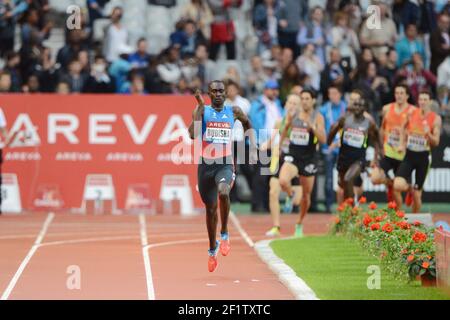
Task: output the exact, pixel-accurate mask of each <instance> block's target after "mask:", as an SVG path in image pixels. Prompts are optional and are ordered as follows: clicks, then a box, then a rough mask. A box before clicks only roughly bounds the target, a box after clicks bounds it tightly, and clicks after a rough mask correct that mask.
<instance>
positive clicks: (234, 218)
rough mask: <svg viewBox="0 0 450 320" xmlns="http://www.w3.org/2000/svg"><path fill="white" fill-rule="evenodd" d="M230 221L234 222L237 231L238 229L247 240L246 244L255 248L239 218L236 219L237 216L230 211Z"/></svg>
mask: <svg viewBox="0 0 450 320" xmlns="http://www.w3.org/2000/svg"><path fill="white" fill-rule="evenodd" d="M230 219H231V222H233V224H234V226H235V227H236V229H238V231H239V233H240V235H241V237H242V238H243V239H244V240H245V242H247V244H248V245H249V246H250V247H251V248H253V247H254V246H255V243H254V242H253V240H252V239H251V238H250V237H249V235H248V234H247V232H245V230H244V228H242V226H241V223H240V222H239V220H238V218H237V217H236V215H235V214H234V212H233V211H230Z"/></svg>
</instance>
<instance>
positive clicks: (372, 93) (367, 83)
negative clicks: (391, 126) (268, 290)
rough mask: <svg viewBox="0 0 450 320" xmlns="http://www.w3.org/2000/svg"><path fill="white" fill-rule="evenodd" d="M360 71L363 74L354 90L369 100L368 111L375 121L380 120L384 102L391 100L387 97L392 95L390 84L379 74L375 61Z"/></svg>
mask: <svg viewBox="0 0 450 320" xmlns="http://www.w3.org/2000/svg"><path fill="white" fill-rule="evenodd" d="M360 70H362V72H361V74H358V76H357V82H356V83H355V84H354V85H353V89H358V90H360V91H361V92H362V93H363V96H364V97H365V98H366V99H367V100H368V109H369V110H368V111H369V112H370V114H372V116H373V118H374V119H378V118H379V113H380V112H381V108H382V106H383V104H382V101H387V100H389V98H387V97H386V96H389V93H390V87H389V82H388V80H387V79H386V78H384V77H382V76H380V75H379V74H378V72H377V64H376V63H375V62H373V61H372V62H370V63H368V64H366V65H365V67H363V68H361V69H360Z"/></svg>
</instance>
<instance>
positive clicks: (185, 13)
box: [181, 0, 214, 40]
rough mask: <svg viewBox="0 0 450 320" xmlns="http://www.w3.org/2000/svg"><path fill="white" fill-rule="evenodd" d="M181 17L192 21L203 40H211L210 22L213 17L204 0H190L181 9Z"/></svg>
mask: <svg viewBox="0 0 450 320" xmlns="http://www.w3.org/2000/svg"><path fill="white" fill-rule="evenodd" d="M181 16H182V17H183V18H185V19H190V20H193V21H194V22H195V23H196V25H197V28H198V29H199V30H200V31H201V32H202V34H203V36H204V37H205V39H207V40H210V39H211V22H212V21H213V18H214V17H213V14H212V12H211V8H210V7H209V4H208V2H207V1H206V0H191V2H190V3H188V4H186V5H185V7H184V8H183V10H182V14H181Z"/></svg>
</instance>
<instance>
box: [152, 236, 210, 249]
mask: <svg viewBox="0 0 450 320" xmlns="http://www.w3.org/2000/svg"><path fill="white" fill-rule="evenodd" d="M200 242H205V243H206V242H207V240H205V238H201V239H192V240H178V241H168V242H160V243H153V244H149V245H147V246H146V247H145V248H146V249H147V250H149V249H153V248H158V247H167V246H174V245H177V244H190V243H200Z"/></svg>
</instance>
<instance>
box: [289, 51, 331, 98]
mask: <svg viewBox="0 0 450 320" xmlns="http://www.w3.org/2000/svg"><path fill="white" fill-rule="evenodd" d="M296 62H297V66H298V69H299V70H301V72H303V73H305V74H306V75H308V77H309V79H310V83H309V84H308V87H310V88H312V89H314V90H315V91H317V92H318V91H319V90H320V74H321V72H322V71H323V69H324V67H325V66H324V65H323V64H322V62H321V61H320V58H319V56H317V55H316V48H315V46H314V45H313V44H312V43H310V44H308V45H307V46H306V47H305V50H304V51H303V54H302V55H301V56H300V57H298V59H297V61H296Z"/></svg>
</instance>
